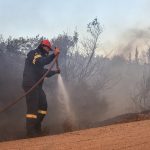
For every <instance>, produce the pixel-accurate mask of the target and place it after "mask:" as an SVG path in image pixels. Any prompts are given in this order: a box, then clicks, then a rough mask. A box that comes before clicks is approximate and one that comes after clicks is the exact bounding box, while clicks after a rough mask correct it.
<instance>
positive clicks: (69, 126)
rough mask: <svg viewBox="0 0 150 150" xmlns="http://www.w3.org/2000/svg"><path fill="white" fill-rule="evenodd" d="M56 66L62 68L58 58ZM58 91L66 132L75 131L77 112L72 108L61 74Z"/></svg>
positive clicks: (58, 80)
mask: <svg viewBox="0 0 150 150" xmlns="http://www.w3.org/2000/svg"><path fill="white" fill-rule="evenodd" d="M56 68H57V69H58V70H60V68H59V64H58V59H57V60H56ZM57 83H58V93H57V99H58V102H59V109H60V111H61V115H62V117H63V120H64V121H63V129H64V131H65V132H68V131H73V130H74V128H75V127H76V121H75V120H76V119H75V114H74V112H73V110H72V108H71V101H70V97H69V94H68V92H67V89H66V87H65V84H64V81H63V78H62V76H61V74H59V75H58V79H57Z"/></svg>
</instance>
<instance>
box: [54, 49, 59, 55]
mask: <svg viewBox="0 0 150 150" xmlns="http://www.w3.org/2000/svg"><path fill="white" fill-rule="evenodd" d="M59 53H60V49H59V48H57V47H55V49H54V55H55V56H57V55H59Z"/></svg>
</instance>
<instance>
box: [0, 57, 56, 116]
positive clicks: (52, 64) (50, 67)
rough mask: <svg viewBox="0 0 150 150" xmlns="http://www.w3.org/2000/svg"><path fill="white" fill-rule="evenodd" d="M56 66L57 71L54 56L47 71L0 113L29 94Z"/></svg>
mask: <svg viewBox="0 0 150 150" xmlns="http://www.w3.org/2000/svg"><path fill="white" fill-rule="evenodd" d="M55 64H56V67H57V69H59V66H58V55H57V56H55V58H54V60H53V61H52V63H51V65H50V66H49V68H48V70H47V71H46V73H45V74H44V75H43V76H42V77H41V78H40V79H39V80H38V81H37V82H36V83H35V84H34V85H33V86H32V87H31V88H30V89H29V90H28V91H27V92H25V93H24V94H23V95H22V96H20V97H18V98H17V99H16V100H15V101H13V102H12V103H10V104H8V105H7V106H5V107H4V108H3V109H1V110H0V113H2V112H5V111H6V110H8V109H9V108H10V107H12V106H14V105H15V104H16V103H18V102H19V101H20V100H21V99H22V98H24V97H25V96H26V95H28V94H29V93H30V92H32V91H33V90H34V89H35V88H36V87H37V86H38V85H39V84H40V83H41V82H42V81H43V80H44V78H45V77H46V76H47V74H48V73H49V72H50V71H51V69H52V68H53V66H54V65H55Z"/></svg>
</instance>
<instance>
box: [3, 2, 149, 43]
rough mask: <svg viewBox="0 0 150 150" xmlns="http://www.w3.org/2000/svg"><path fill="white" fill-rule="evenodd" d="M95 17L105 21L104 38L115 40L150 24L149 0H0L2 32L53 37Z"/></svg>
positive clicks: (103, 23)
mask: <svg viewBox="0 0 150 150" xmlns="http://www.w3.org/2000/svg"><path fill="white" fill-rule="evenodd" d="M95 17H97V18H98V19H99V21H100V22H101V24H102V25H104V32H103V35H102V37H103V39H105V40H106V41H107V40H108V41H109V40H113V39H115V38H117V37H118V35H119V34H120V33H121V32H123V31H125V30H127V29H129V28H134V27H136V28H144V27H148V26H149V24H150V0H0V34H3V35H4V36H5V37H8V36H9V35H11V36H14V37H19V36H35V35H37V34H40V35H43V36H47V37H48V38H52V37H54V36H56V35H58V34H60V33H63V32H68V33H73V31H74V29H75V28H76V27H77V29H78V30H79V32H80V33H82V34H83V33H84V32H85V31H86V28H85V27H86V25H87V23H88V22H90V21H91V20H93V19H94V18H95Z"/></svg>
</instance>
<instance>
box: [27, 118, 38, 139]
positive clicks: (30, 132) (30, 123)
mask: <svg viewBox="0 0 150 150" xmlns="http://www.w3.org/2000/svg"><path fill="white" fill-rule="evenodd" d="M36 124H37V119H31V118H30V119H29V118H27V119H26V129H27V137H36V136H38V132H37V130H36Z"/></svg>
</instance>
